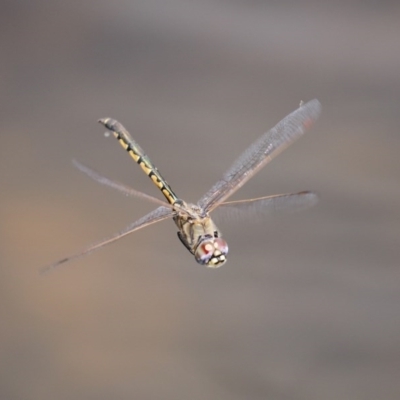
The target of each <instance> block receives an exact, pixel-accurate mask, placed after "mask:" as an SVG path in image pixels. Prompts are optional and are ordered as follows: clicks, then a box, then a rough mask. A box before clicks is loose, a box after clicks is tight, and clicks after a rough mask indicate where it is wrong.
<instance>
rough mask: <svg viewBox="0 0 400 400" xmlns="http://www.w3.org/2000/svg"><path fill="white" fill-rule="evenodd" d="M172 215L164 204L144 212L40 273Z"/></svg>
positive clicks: (47, 271) (51, 269) (85, 254)
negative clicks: (115, 230) (126, 224)
mask: <svg viewBox="0 0 400 400" xmlns="http://www.w3.org/2000/svg"><path fill="white" fill-rule="evenodd" d="M173 215H174V211H173V210H171V209H170V208H168V207H164V206H161V207H158V208H156V209H155V210H153V211H152V212H150V213H148V214H146V215H145V216H144V217H142V218H140V219H138V220H137V221H135V222H133V223H132V224H130V225H128V226H127V227H126V228H125V229H123V230H122V231H120V232H117V233H115V234H114V235H112V236H110V237H108V238H106V239H103V240H101V241H99V242H97V243H94V244H92V245H91V246H89V247H87V248H86V249H84V250H82V251H80V252H79V253H76V254H72V255H70V256H68V257H65V258H63V259H61V260H59V261H57V262H55V263H53V264H50V265H48V266H47V267H44V268H43V269H42V270H41V274H47V273H49V272H51V271H53V270H54V269H56V268H58V267H60V266H61V265H62V264H65V263H67V262H69V261H72V260H75V259H77V258H81V257H83V256H87V255H88V254H90V253H92V252H93V251H95V250H98V249H100V248H101V247H103V246H105V245H107V244H110V243H113V242H115V241H117V240H119V239H121V238H123V237H124V236H127V235H129V234H130V233H133V232H135V231H137V230H139V229H142V228H144V227H146V226H149V225H151V224H154V223H156V222H159V221H162V220H164V219H167V218H170V217H172V216H173Z"/></svg>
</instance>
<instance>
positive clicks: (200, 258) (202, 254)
mask: <svg viewBox="0 0 400 400" xmlns="http://www.w3.org/2000/svg"><path fill="white" fill-rule="evenodd" d="M213 253H214V246H213V243H212V242H211V241H206V242H203V243H201V244H200V245H199V247H198V248H197V250H196V254H195V258H196V261H197V262H198V263H200V264H206V263H207V262H208V260H209V259H210V258H211V257H212V255H213Z"/></svg>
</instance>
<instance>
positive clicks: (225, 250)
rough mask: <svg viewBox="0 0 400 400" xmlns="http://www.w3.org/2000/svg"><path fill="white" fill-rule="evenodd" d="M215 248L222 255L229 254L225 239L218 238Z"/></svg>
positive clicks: (215, 240)
mask: <svg viewBox="0 0 400 400" xmlns="http://www.w3.org/2000/svg"><path fill="white" fill-rule="evenodd" d="M214 247H215V249H216V250H219V251H220V252H221V254H228V250H229V248H228V243H226V241H225V240H224V239H221V238H216V239H214Z"/></svg>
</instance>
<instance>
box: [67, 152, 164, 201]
mask: <svg viewBox="0 0 400 400" xmlns="http://www.w3.org/2000/svg"><path fill="white" fill-rule="evenodd" d="M72 163H73V164H74V166H75V167H76V168H78V169H79V170H80V171H82V172H84V173H85V174H86V175H87V176H89V177H90V178H92V179H94V180H95V181H96V182H98V183H101V184H102V185H106V186H109V187H112V188H113V189H116V190H119V191H120V192H122V193H123V194H125V195H127V196H135V197H139V198H141V199H145V200H148V201H151V202H152V203H156V204H158V205H163V206H165V207H169V208H172V206H170V205H169V204H168V203H166V202H165V201H162V200H159V199H157V198H156V197H153V196H149V195H148V194H146V193H142V192H139V191H138V190H135V189H132V188H130V187H129V186H126V185H124V184H123V183H121V182H117V181H113V180H111V179H108V178H106V177H105V176H102V175H100V174H99V173H98V172H96V171H94V170H93V169H91V168H89V167H87V166H86V165H83V164H81V163H80V162H78V161H76V160H72Z"/></svg>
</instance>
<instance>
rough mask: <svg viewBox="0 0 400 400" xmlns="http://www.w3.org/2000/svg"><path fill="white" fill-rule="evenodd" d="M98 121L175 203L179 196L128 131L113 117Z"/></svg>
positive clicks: (172, 202)
mask: <svg viewBox="0 0 400 400" xmlns="http://www.w3.org/2000/svg"><path fill="white" fill-rule="evenodd" d="M99 122H100V123H101V124H102V125H104V126H105V127H106V128H107V129H108V130H110V131H111V132H112V133H113V135H114V136H115V137H116V138H117V140H118V141H119V143H120V144H121V146H122V147H123V148H124V149H125V150H126V151H127V152H128V153H129V155H130V156H131V157H132V158H133V159H134V160H135V161H136V163H138V164H139V165H140V168H142V170H143V171H144V173H145V174H146V175H147V176H148V177H149V178H150V179H151V180H152V181H153V182H154V184H155V185H156V186H157V187H158V188H159V189H160V190H161V192H162V194H163V195H164V196H165V198H166V199H167V201H168V203H170V204H175V203H176V202H177V201H179V198H178V197H177V196H176V194H175V193H174V192H173V190H172V189H171V187H170V186H169V184H168V183H167V181H166V180H165V179H164V178H163V177H162V176H161V174H160V173H159V171H158V169H157V167H156V166H155V165H154V164H153V163H152V162H151V160H150V159H149V157H148V156H147V155H146V154H145V152H144V151H143V149H142V148H141V147H140V146H139V144H138V143H136V142H135V141H134V140H133V138H132V137H131V135H130V134H129V133H128V131H127V130H126V129H125V128H124V127H123V126H122V124H120V123H119V122H118V121H116V120H115V119H111V118H104V119H100V120H99Z"/></svg>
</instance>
